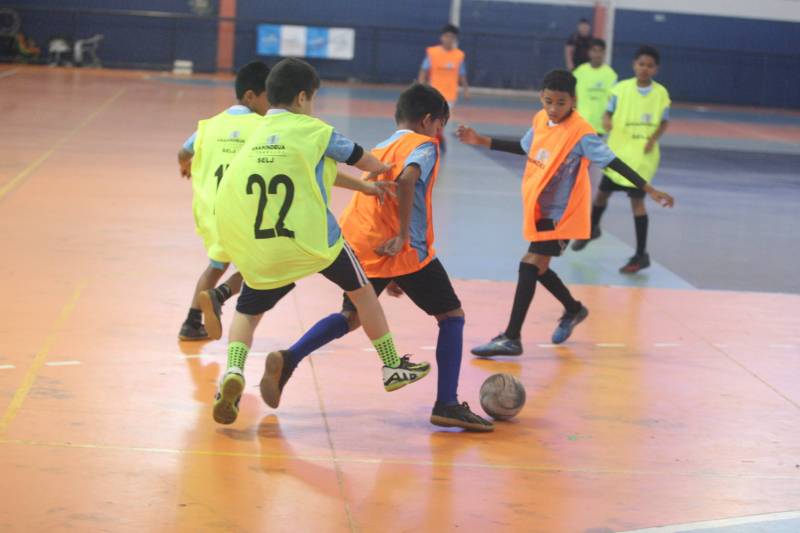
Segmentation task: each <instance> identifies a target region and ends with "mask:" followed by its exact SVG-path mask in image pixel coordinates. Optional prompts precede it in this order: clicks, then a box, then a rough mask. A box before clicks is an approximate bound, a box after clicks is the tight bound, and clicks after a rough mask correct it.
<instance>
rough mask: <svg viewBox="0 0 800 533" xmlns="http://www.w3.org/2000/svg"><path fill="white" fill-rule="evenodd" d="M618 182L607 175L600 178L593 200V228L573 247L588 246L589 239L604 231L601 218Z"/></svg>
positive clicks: (580, 248)
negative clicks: (588, 234)
mask: <svg viewBox="0 0 800 533" xmlns="http://www.w3.org/2000/svg"><path fill="white" fill-rule="evenodd" d="M617 187H618V186H617V184H616V183H614V182H613V181H611V180H610V179H609V178H608V177H607V176H605V175H603V179H602V180H600V186H599V187H598V189H597V194H596V195H595V197H594V202H592V230H591V233H590V236H589V238H588V239H579V240H576V241H575V242H573V243H572V249H573V250H575V251H576V252H579V251H581V250H583V249H584V248H586V245H587V244H589V241H593V240H595V239H597V238H599V237H600V236H601V235H602V234H603V232H602V231H601V230H600V219H601V218H602V217H603V213H605V211H606V207H608V199H609V198H611V194H612V193H613V192H614V191H615V190H617Z"/></svg>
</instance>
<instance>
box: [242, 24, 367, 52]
mask: <svg viewBox="0 0 800 533" xmlns="http://www.w3.org/2000/svg"><path fill="white" fill-rule="evenodd" d="M355 43H356V32H355V30H354V29H353V28H320V27H315V26H293V25H288V24H282V25H277V24H259V25H258V43H257V46H256V51H257V53H258V55H262V56H284V57H286V56H293V57H315V58H322V59H346V60H352V59H353V57H354V56H355Z"/></svg>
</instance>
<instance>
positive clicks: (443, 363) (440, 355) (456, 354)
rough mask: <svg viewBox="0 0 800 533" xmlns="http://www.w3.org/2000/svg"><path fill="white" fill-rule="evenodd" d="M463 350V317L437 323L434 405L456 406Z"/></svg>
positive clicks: (446, 319) (453, 317)
mask: <svg viewBox="0 0 800 533" xmlns="http://www.w3.org/2000/svg"><path fill="white" fill-rule="evenodd" d="M463 349H464V317H461V316H452V317H448V318H445V319H444V320H442V321H441V322H439V340H438V341H437V343H436V368H437V372H438V376H437V379H438V381H437V384H436V403H439V404H442V405H456V404H458V375H459V373H460V372H461V352H462V351H463Z"/></svg>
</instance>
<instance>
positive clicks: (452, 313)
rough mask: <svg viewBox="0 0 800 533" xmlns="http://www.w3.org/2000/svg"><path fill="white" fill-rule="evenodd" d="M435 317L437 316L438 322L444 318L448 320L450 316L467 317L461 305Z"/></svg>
mask: <svg viewBox="0 0 800 533" xmlns="http://www.w3.org/2000/svg"><path fill="white" fill-rule="evenodd" d="M434 318H436V322H441V321H442V320H447V319H448V318H462V319H466V314H465V313H464V310H463V309H462V308H460V307H459V308H458V309H453V310H452V311H448V312H446V313H442V314H440V315H436V316H435V317H434Z"/></svg>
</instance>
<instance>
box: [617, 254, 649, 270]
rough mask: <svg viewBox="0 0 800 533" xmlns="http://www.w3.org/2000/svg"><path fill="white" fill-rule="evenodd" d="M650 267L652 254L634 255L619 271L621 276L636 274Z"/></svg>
mask: <svg viewBox="0 0 800 533" xmlns="http://www.w3.org/2000/svg"><path fill="white" fill-rule="evenodd" d="M649 266H650V254H642V255H634V256H633V257H631V258H630V259H628V263H627V264H626V265H625V266H624V267H622V268H620V269H619V271H620V273H621V274H636V273H637V272H639V271H640V270H642V269H644V268H647V267H649Z"/></svg>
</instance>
